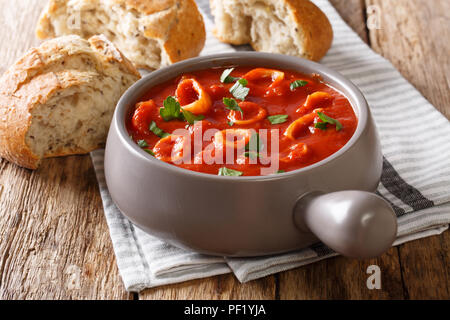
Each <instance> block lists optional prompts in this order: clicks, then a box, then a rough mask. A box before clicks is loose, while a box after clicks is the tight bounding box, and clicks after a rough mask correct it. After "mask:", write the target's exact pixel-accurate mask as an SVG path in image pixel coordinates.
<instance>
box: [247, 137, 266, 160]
mask: <svg viewBox="0 0 450 320" xmlns="http://www.w3.org/2000/svg"><path fill="white" fill-rule="evenodd" d="M255 148H256V149H255ZM263 149H264V145H263V143H262V141H261V139H260V138H259V134H258V133H253V134H252V135H251V136H250V139H249V140H248V143H247V144H246V146H245V151H250V152H256V153H258V152H259V151H261V150H263ZM246 153H247V152H246ZM244 155H245V153H244ZM245 156H246V157H248V156H247V155H245Z"/></svg>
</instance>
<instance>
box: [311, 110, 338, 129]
mask: <svg viewBox="0 0 450 320" xmlns="http://www.w3.org/2000/svg"><path fill="white" fill-rule="evenodd" d="M317 115H318V116H319V119H320V120H322V122H316V123H315V124H314V128H318V129H321V130H326V129H327V124H328V123H329V124H331V125H335V126H336V131H339V130H341V129H342V124H341V123H340V122H339V121H338V120H336V119H333V118H331V117H329V116H327V115H326V114H324V113H322V112H317Z"/></svg>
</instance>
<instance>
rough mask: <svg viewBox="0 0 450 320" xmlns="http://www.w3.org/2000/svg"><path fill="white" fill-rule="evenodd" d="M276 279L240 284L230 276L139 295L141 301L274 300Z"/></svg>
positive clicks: (159, 289) (266, 278)
mask: <svg viewBox="0 0 450 320" xmlns="http://www.w3.org/2000/svg"><path fill="white" fill-rule="evenodd" d="M275 279H276V277H275V276H269V277H265V278H263V279H259V280H256V281H252V282H249V283H245V284H240V283H239V282H238V281H237V280H236V278H235V277H234V276H233V275H231V274H226V275H221V276H217V277H213V278H207V279H200V280H194V281H189V282H185V283H180V284H176V285H170V286H165V287H158V288H153V289H148V290H145V291H143V292H141V293H140V294H139V299H142V300H159V299H188V300H191V299H192V300H195V299H201V300H203V299H207V300H239V299H248V300H270V299H275V297H276V296H275V295H276V281H275Z"/></svg>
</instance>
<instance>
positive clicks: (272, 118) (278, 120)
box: [267, 114, 289, 124]
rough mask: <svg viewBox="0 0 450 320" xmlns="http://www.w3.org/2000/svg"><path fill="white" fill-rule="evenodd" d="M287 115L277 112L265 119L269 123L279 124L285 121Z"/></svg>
mask: <svg viewBox="0 0 450 320" xmlns="http://www.w3.org/2000/svg"><path fill="white" fill-rule="evenodd" d="M288 118H289V116H288V115H287V114H277V115H274V116H268V117H267V120H269V121H270V123H271V124H280V123H285V122H286V121H287V119H288Z"/></svg>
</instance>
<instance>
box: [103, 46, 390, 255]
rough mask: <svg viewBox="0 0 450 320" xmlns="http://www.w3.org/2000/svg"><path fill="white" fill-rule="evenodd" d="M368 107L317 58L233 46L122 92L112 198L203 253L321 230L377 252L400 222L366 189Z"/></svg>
mask: <svg viewBox="0 0 450 320" xmlns="http://www.w3.org/2000/svg"><path fill="white" fill-rule="evenodd" d="M381 173H382V154H381V148H380V143H379V139H378V135H377V132H376V128H375V125H374V122H373V120H372V116H371V114H370V110H369V107H368V105H367V102H366V100H365V99H364V96H363V95H362V93H361V92H360V91H359V90H358V88H357V87H356V86H354V85H353V84H352V83H351V82H350V81H349V80H348V79H346V78H345V77H343V76H342V75H340V74H339V73H337V72H335V71H333V70H331V69H329V68H326V67H324V66H322V65H320V64H317V63H314V62H311V61H307V60H303V59H299V58H295V57H288V56H283V55H275V54H266V53H259V52H258V53H257V52H239V53H227V54H218V55H212V56H205V57H199V58H194V59H190V60H186V61H183V62H180V63H176V64H174V65H172V66H169V67H166V68H163V69H160V70H157V71H155V72H152V73H151V74H149V75H148V76H146V77H144V78H143V79H141V80H140V81H138V82H137V83H136V84H135V85H133V86H132V87H131V88H130V89H129V90H128V91H127V92H126V93H125V94H124V95H123V97H122V98H121V99H120V101H119V103H118V105H117V108H116V110H115V113H114V118H113V120H112V123H111V128H110V131H109V136H108V140H107V145H106V150H105V178H106V182H107V185H108V188H109V192H110V194H111V197H112V200H113V201H114V203H115V204H116V205H117V207H118V208H119V210H120V211H121V212H122V213H123V214H124V215H125V216H126V217H127V218H128V219H130V220H131V221H132V222H133V223H134V224H135V225H137V226H138V227H139V228H141V229H142V230H144V231H145V232H148V233H149V234H151V235H153V236H157V237H159V238H161V239H163V240H165V241H167V242H168V243H170V244H173V245H175V246H178V247H181V248H186V249H190V250H195V251H198V252H201V253H207V254H213V255H221V256H234V257H243V256H245V257H247V256H260V255H268V254H277V253H282V252H287V251H292V250H296V249H301V248H304V247H307V246H309V245H311V244H313V243H316V242H319V241H322V242H323V243H325V244H326V245H327V246H329V247H330V248H332V249H334V250H335V251H337V252H338V253H341V254H344V255H346V256H352V257H373V256H377V255H379V254H381V253H382V252H384V251H385V250H387V249H388V248H389V247H390V246H391V245H392V243H393V241H394V239H395V236H396V231H397V223H396V221H397V220H396V217H395V214H394V213H393V210H392V208H391V207H390V205H389V203H387V202H386V201H385V200H384V199H382V198H381V197H379V196H378V195H376V194H374V191H375V190H376V188H377V186H378V184H379V181H380V177H381Z"/></svg>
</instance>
